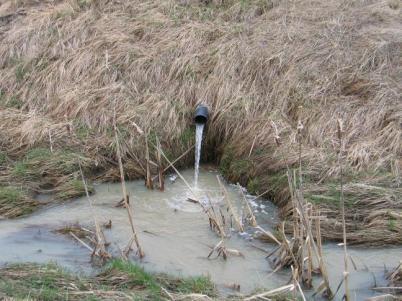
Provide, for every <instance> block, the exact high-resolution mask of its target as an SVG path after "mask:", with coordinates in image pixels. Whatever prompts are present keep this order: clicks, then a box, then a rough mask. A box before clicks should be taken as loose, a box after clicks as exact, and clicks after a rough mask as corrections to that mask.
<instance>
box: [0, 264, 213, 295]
mask: <svg viewBox="0 0 402 301" xmlns="http://www.w3.org/2000/svg"><path fill="white" fill-rule="evenodd" d="M162 287H163V288H165V289H167V290H168V291H170V292H172V293H177V294H190V293H200V294H207V295H209V296H210V297H214V296H216V292H215V288H214V285H213V284H212V282H211V281H210V280H209V278H205V277H193V278H172V277H170V276H166V275H160V274H151V273H148V272H146V271H144V269H143V268H141V267H139V266H138V265H136V264H135V263H132V262H126V261H123V260H120V259H115V260H112V261H110V262H109V263H108V265H107V267H106V268H105V269H104V271H103V272H101V273H100V274H98V275H96V276H94V277H77V276H75V275H73V274H71V273H68V272H66V271H65V270H63V269H62V268H60V267H59V266H57V265H55V264H47V265H39V264H17V265H16V264H14V265H10V266H8V267H5V268H2V269H1V270H0V292H2V294H3V295H5V296H6V297H11V298H16V299H25V298H28V297H29V298H30V299H33V300H115V298H116V297H117V296H122V295H123V294H124V296H129V297H131V298H132V300H154V301H157V300H164V299H165V297H166V295H165V294H164V293H163V292H162ZM114 294H115V295H114ZM3 295H2V296H3Z"/></svg>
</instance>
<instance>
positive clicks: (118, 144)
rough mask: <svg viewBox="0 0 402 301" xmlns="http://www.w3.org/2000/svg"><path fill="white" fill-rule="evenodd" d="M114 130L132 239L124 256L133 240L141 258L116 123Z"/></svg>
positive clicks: (142, 254) (141, 252)
mask: <svg viewBox="0 0 402 301" xmlns="http://www.w3.org/2000/svg"><path fill="white" fill-rule="evenodd" d="M114 131H115V138H116V156H117V160H118V162H119V170H120V181H121V189H122V193H123V199H124V205H125V206H124V207H125V208H126V210H127V214H128V220H129V223H130V227H131V231H132V235H133V237H132V239H131V240H130V242H129V244H128V245H127V248H126V252H125V253H126V254H125V257H128V252H130V249H131V245H132V243H133V242H135V244H136V247H137V254H138V256H139V257H140V258H143V257H144V256H145V253H144V252H143V250H142V248H141V245H140V243H139V240H138V236H137V232H136V230H135V227H134V216H133V212H132V208H131V205H130V204H129V202H128V198H127V196H128V195H127V189H126V181H125V179H124V169H123V162H122V160H121V154H120V143H119V137H118V134H117V127H116V124H115V125H114Z"/></svg>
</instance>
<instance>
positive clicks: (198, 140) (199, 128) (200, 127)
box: [194, 123, 204, 186]
mask: <svg viewBox="0 0 402 301" xmlns="http://www.w3.org/2000/svg"><path fill="white" fill-rule="evenodd" d="M203 132H204V124H203V123H196V125H195V162H194V169H195V172H194V185H195V186H197V182H198V174H199V172H200V171H199V170H200V157H201V145H202V133H203Z"/></svg>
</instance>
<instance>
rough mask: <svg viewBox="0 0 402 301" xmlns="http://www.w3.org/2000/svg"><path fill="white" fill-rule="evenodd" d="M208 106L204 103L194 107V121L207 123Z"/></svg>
mask: <svg viewBox="0 0 402 301" xmlns="http://www.w3.org/2000/svg"><path fill="white" fill-rule="evenodd" d="M207 120H208V108H207V107H206V106H205V105H198V107H197V108H196V109H195V114H194V121H195V123H207Z"/></svg>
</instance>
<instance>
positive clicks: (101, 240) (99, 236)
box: [78, 161, 112, 260]
mask: <svg viewBox="0 0 402 301" xmlns="http://www.w3.org/2000/svg"><path fill="white" fill-rule="evenodd" d="M78 166H79V168H80V174H81V179H82V183H83V184H84V189H85V195H86V197H87V200H88V203H89V207H90V209H91V213H92V217H93V219H94V222H95V230H96V231H95V232H96V240H97V241H96V244H95V248H94V249H93V252H92V255H91V256H94V255H96V256H98V257H100V258H101V259H102V260H104V259H108V258H111V257H112V256H111V255H110V254H109V253H108V252H107V251H106V246H105V237H104V235H103V232H102V229H101V227H100V226H99V223H98V219H97V218H96V213H95V208H94V207H93V204H92V201H91V198H90V197H89V191H88V186H87V183H86V181H85V177H84V173H83V172H82V167H81V162H79V161H78Z"/></svg>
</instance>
